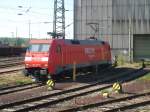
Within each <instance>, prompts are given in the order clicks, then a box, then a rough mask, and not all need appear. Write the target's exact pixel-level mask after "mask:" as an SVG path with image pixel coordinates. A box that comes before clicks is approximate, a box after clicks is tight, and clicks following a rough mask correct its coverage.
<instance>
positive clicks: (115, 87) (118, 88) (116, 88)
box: [113, 82, 122, 93]
mask: <svg viewBox="0 0 150 112" xmlns="http://www.w3.org/2000/svg"><path fill="white" fill-rule="evenodd" d="M113 91H114V92H116V93H122V85H121V84H120V83H118V82H116V83H114V84H113Z"/></svg>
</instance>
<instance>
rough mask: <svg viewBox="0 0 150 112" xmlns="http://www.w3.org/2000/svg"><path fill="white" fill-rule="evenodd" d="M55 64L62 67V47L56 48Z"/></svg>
mask: <svg viewBox="0 0 150 112" xmlns="http://www.w3.org/2000/svg"><path fill="white" fill-rule="evenodd" d="M55 56H56V57H55V59H56V60H55V63H56V65H58V66H59V67H60V65H61V64H62V47H61V45H57V46H56V55H55Z"/></svg>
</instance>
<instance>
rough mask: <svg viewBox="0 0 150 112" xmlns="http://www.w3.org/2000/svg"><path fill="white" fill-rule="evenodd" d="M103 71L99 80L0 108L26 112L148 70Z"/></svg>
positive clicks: (89, 91)
mask: <svg viewBox="0 0 150 112" xmlns="http://www.w3.org/2000/svg"><path fill="white" fill-rule="evenodd" d="M103 72H104V71H103ZM105 72H106V73H104V74H103V75H104V76H105V78H104V77H103V78H101V80H100V81H97V82H95V83H92V84H88V85H85V86H81V87H76V88H72V89H69V90H64V91H56V92H55V91H54V92H53V93H51V94H48V95H44V96H40V97H35V98H31V99H25V100H22V101H18V102H12V103H9V104H4V105H1V106H0V109H1V110H2V111H5V112H7V111H10V110H11V111H14V112H23V111H24V112H26V111H29V110H34V109H37V108H41V107H45V106H50V105H54V104H57V103H62V102H63V101H68V100H71V99H73V98H76V97H79V96H84V95H87V94H90V93H93V92H96V91H100V90H103V89H106V88H110V87H112V84H111V83H110V84H106V85H102V84H103V83H108V82H110V81H111V82H112V80H113V81H118V79H123V80H122V82H124V81H129V80H132V79H134V78H136V77H138V76H141V75H143V74H145V73H147V72H148V71H145V70H142V69H136V70H129V71H124V70H121V69H120V70H119V71H118V70H110V71H109V70H106V71H105ZM118 72H119V73H118ZM108 74H109V75H111V77H107V76H106V75H108ZM113 74H115V75H113ZM131 74H132V75H131Z"/></svg>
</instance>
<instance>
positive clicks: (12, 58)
mask: <svg viewBox="0 0 150 112" xmlns="http://www.w3.org/2000/svg"><path fill="white" fill-rule="evenodd" d="M23 59H24V57H9V58H4V57H3V58H2V57H1V58H0V62H6V61H12V60H23Z"/></svg>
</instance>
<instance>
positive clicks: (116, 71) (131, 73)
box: [56, 67, 150, 84]
mask: <svg viewBox="0 0 150 112" xmlns="http://www.w3.org/2000/svg"><path fill="white" fill-rule="evenodd" d="M136 70H137V69H133V68H112V67H111V68H106V69H103V70H99V71H98V73H97V74H96V73H94V72H86V73H85V72H84V73H81V72H80V73H78V74H77V77H76V81H75V82H77V83H87V84H90V83H93V82H97V81H102V80H104V79H108V80H109V78H111V77H118V78H113V80H109V81H107V82H105V83H103V84H106V83H107V84H108V83H114V82H126V81H131V80H135V79H137V78H139V77H142V76H144V75H145V74H146V73H147V72H150V70H145V69H143V70H142V69H141V70H140V71H138V72H141V73H138V74H137V75H136V73H137V72H135V71H136ZM71 74H72V73H71ZM123 74H124V75H123ZM56 82H58V83H66V82H73V80H72V76H66V75H64V76H63V77H61V78H59V79H57V80H56Z"/></svg>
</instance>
